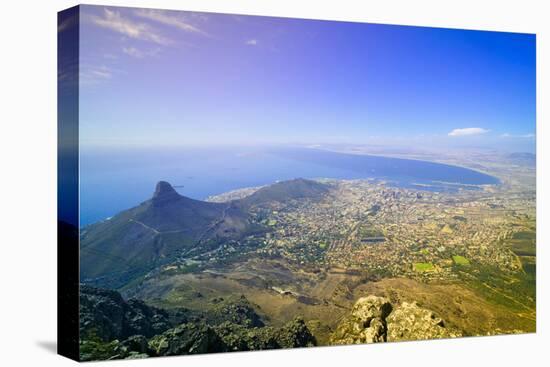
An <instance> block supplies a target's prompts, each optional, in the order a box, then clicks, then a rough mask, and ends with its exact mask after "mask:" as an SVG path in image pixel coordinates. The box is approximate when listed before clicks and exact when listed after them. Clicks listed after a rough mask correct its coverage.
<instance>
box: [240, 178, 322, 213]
mask: <svg viewBox="0 0 550 367" xmlns="http://www.w3.org/2000/svg"><path fill="white" fill-rule="evenodd" d="M328 191H329V186H328V185H325V184H322V183H319V182H316V181H312V180H306V179H303V178H297V179H294V180H289V181H281V182H277V183H274V184H273V185H269V186H265V187H262V188H261V189H259V190H257V191H256V192H254V193H253V194H252V195H250V196H247V197H245V198H243V199H240V200H238V202H240V203H241V205H243V206H245V207H250V206H256V205H262V204H266V203H269V202H273V201H275V202H286V201H289V200H293V199H294V200H296V199H306V198H309V199H320V198H321V197H322V196H323V195H325V194H326V193H328Z"/></svg>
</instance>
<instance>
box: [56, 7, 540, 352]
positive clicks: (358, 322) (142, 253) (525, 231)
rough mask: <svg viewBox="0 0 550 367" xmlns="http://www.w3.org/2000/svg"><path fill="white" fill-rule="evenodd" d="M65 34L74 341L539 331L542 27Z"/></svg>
mask: <svg viewBox="0 0 550 367" xmlns="http://www.w3.org/2000/svg"><path fill="white" fill-rule="evenodd" d="M58 34H59V40H60V42H59V92H58V93H59V101H60V102H59V103H60V106H59V119H60V120H59V137H60V138H59V152H60V153H59V170H60V172H59V182H60V183H59V200H60V204H59V233H60V245H59V246H60V255H59V256H60V284H61V285H60V286H61V287H66V288H63V289H67V291H66V292H62V293H63V294H60V310H62V311H60V312H61V313H62V314H63V317H62V320H61V321H60V322H61V323H62V324H63V325H60V327H61V329H62V330H61V333H64V332H65V329H66V330H69V329H70V330H69V331H67V334H63V336H60V337H66V336H67V335H70V336H71V338H72V339H71V340H72V343H73V344H70V345H72V348H73V349H72V352H71V353H73V354H72V356H73V357H74V358H75V359H79V360H83V361H93V360H107V359H122V358H146V357H157V356H172V355H185V354H197V353H216V352H233V351H252V350H263V349H279V348H299V347H314V346H334V345H349V344H368V343H385V342H399V341H410V340H429V339H440V338H457V337H469V336H486V335H498V334H516V333H532V332H535V328H536V291H535V288H536V287H535V285H536V211H535V199H536V187H535V168H536V167H535V162H536V156H535V134H536V116H535V89H536V88H535V49H536V38H535V35H533V34H519V33H507V32H489V31H474V30H461V29H442V28H430V27H412V26H399V25H383V24H367V23H355V22H336V21H325V20H309V19H292V18H275V17H264V16H245V15H234V14H216V13H197V12H186V11H170V10H154V9H138V8H124V7H106V6H78V7H76V8H72V9H69V10H66V11H64V12H61V13H60V15H59V27H58ZM63 241H65V242H63ZM71 254H73V255H71ZM75 264H76V265H75ZM64 269H66V270H64ZM75 269H76V270H75ZM71 296H72V298H71ZM71 299H72V300H76V301H75V302H76V303H74V304H73V305H72V306H71ZM62 307H65V308H62ZM63 310H64V311H63ZM60 335H61V334H60ZM67 354H69V353H67Z"/></svg>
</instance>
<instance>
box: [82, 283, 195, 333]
mask: <svg viewBox="0 0 550 367" xmlns="http://www.w3.org/2000/svg"><path fill="white" fill-rule="evenodd" d="M184 321H186V316H185V314H184V312H182V311H180V313H179V314H178V315H176V316H175V317H171V315H169V313H168V312H167V311H164V310H161V309H158V308H155V307H150V306H147V305H146V304H145V303H144V302H143V301H140V300H136V299H131V300H128V301H125V300H124V299H123V298H122V296H121V295H120V293H118V292H116V291H112V290H107V289H99V288H94V287H89V286H84V285H83V286H81V287H80V337H81V339H90V338H99V339H100V340H102V341H110V340H113V339H118V340H124V339H127V338H128V337H130V336H132V335H143V336H145V337H147V338H149V337H151V336H153V335H156V334H160V333H162V332H164V331H165V330H168V329H169V328H171V327H173V326H174V325H176V324H179V323H182V322H184Z"/></svg>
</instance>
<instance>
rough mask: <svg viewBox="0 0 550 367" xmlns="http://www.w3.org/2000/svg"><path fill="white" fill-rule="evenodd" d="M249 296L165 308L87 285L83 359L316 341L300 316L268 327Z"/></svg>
mask: <svg viewBox="0 0 550 367" xmlns="http://www.w3.org/2000/svg"><path fill="white" fill-rule="evenodd" d="M257 307H258V306H255V305H253V304H251V303H250V302H249V301H248V300H247V299H246V298H245V297H244V296H241V297H229V298H215V299H213V300H211V306H210V307H209V308H208V309H206V310H204V311H190V310H186V309H178V310H169V311H168V310H163V309H159V308H155V307H151V306H148V305H146V304H145V303H144V302H142V301H140V300H135V299H130V300H127V301H126V300H124V299H123V298H122V297H121V295H120V293H118V292H116V291H112V290H106V289H99V288H93V287H89V286H82V287H81V293H80V315H81V318H80V359H81V360H82V361H92V360H105V359H124V358H146V357H148V356H172V355H184V354H199V353H216V352H230V351H243V350H260V349H280V348H295V347H308V346H313V345H316V340H315V338H314V336H313V335H312V334H311V332H310V331H309V329H308V328H307V326H306V324H305V323H304V321H303V320H302V319H301V318H297V319H294V320H292V321H290V322H288V323H287V324H285V325H284V326H282V327H271V326H265V324H264V322H263V321H262V319H261V317H260V316H259V315H258V314H257V313H256V311H255V308H257Z"/></svg>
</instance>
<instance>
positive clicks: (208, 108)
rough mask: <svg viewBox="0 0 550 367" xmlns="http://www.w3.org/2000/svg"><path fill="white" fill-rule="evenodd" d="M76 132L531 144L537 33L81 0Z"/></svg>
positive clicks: (103, 136)
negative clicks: (152, 7) (85, 2)
mask: <svg viewBox="0 0 550 367" xmlns="http://www.w3.org/2000/svg"><path fill="white" fill-rule="evenodd" d="M80 36H81V43H80V80H79V82H80V111H79V113H80V144H81V145H82V146H90V147H95V146H97V147H105V146H107V147H109V146H210V145H225V144H228V145H235V144H236V145H239V144H242V145H246V144H252V145H254V144H259V145H262V144H365V145H369V144H373V145H374V144H376V145H388V146H398V145H399V146H419V145H420V146H427V145H433V146H442V147H451V146H452V147H482V148H498V149H505V150H506V149H508V150H512V151H530V152H534V148H535V121H536V116H535V113H536V111H535V110H536V108H535V97H536V95H535V90H536V84H535V83H536V82H535V80H536V75H535V70H536V68H535V59H536V57H535V36H534V35H529V34H516V33H504V32H485V31H466V30H450V29H439V28H424V27H406V26H392V25H377V24H365V23H351V22H334V21H317V20H303V19H289V18H272V17H254V16H240V15H227V14H214V13H192V12H182V11H166V10H150V9H135V8H117V7H103V6H81V14H80Z"/></svg>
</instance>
